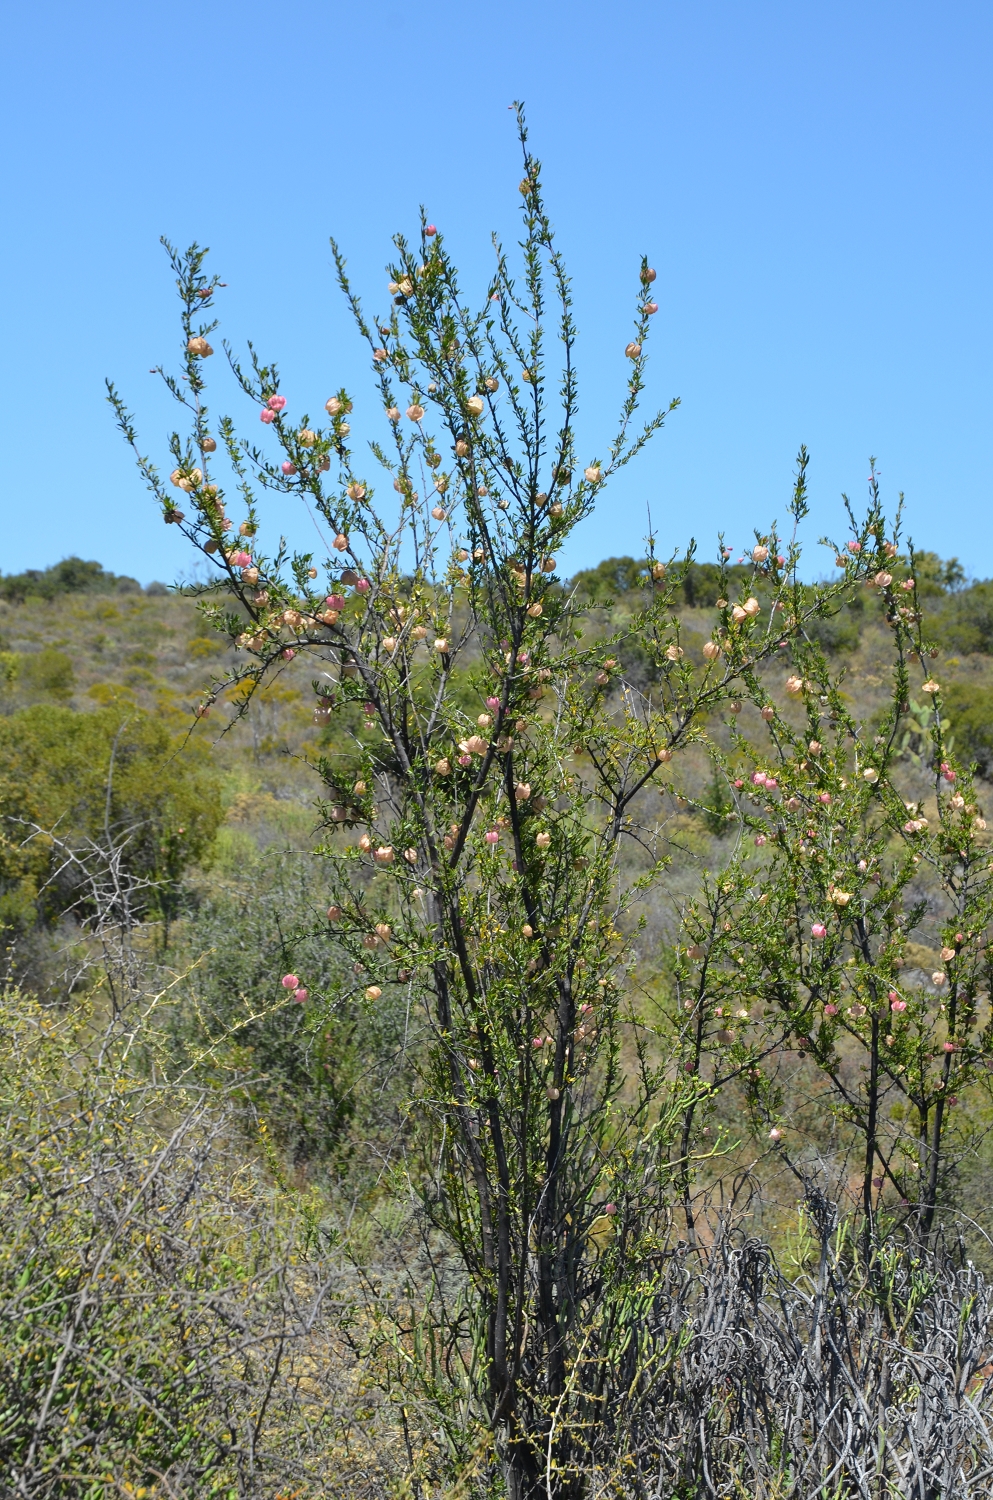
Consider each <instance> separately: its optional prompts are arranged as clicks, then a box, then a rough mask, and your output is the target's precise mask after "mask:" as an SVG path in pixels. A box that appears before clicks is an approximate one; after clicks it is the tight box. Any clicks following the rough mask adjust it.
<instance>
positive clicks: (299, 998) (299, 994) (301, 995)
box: [293, 985, 308, 1005]
mask: <svg viewBox="0 0 993 1500" xmlns="http://www.w3.org/2000/svg"><path fill="white" fill-rule="evenodd" d="M307 994H308V992H307V990H305V989H304V988H303V986H302V985H301V987H300V988H299V989H298V990H294V991H293V998H294V1000H295V1001H296V1002H297V1004H298V1005H302V1004H303V1002H304V1001H305V1000H306V998H307Z"/></svg>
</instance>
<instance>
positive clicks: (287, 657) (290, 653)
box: [279, 646, 296, 661]
mask: <svg viewBox="0 0 993 1500" xmlns="http://www.w3.org/2000/svg"><path fill="white" fill-rule="evenodd" d="M279 654H280V656H281V657H282V658H283V660H284V661H292V660H293V658H294V656H296V652H295V651H294V649H293V647H292V646H287V647H286V649H285V650H284V651H281V652H280V653H279Z"/></svg>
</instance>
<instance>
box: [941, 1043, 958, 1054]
mask: <svg viewBox="0 0 993 1500" xmlns="http://www.w3.org/2000/svg"><path fill="white" fill-rule="evenodd" d="M941 1050H942V1052H957V1051H958V1050H959V1049H958V1048H957V1047H956V1045H955V1043H954V1042H942V1044H941Z"/></svg>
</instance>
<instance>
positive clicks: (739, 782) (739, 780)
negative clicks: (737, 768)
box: [734, 776, 745, 792]
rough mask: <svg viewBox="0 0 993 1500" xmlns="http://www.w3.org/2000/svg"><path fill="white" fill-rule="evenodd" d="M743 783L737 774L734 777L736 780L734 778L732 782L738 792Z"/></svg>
mask: <svg viewBox="0 0 993 1500" xmlns="http://www.w3.org/2000/svg"><path fill="white" fill-rule="evenodd" d="M744 785H745V783H744V782H743V781H742V779H741V777H740V776H739V777H737V779H736V780H735V783H734V786H735V791H738V792H740V791H741V789H742V787H743V786H744Z"/></svg>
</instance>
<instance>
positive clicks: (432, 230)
mask: <svg viewBox="0 0 993 1500" xmlns="http://www.w3.org/2000/svg"><path fill="white" fill-rule="evenodd" d="M424 233H425V234H428V235H436V234H437V233H438V231H437V229H436V228H435V226H434V225H433V224H426V225H425V226H424Z"/></svg>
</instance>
